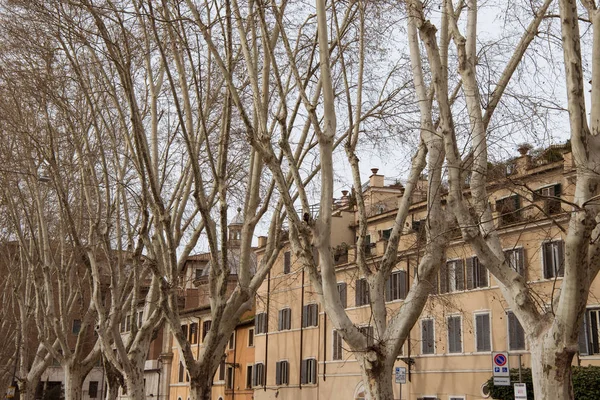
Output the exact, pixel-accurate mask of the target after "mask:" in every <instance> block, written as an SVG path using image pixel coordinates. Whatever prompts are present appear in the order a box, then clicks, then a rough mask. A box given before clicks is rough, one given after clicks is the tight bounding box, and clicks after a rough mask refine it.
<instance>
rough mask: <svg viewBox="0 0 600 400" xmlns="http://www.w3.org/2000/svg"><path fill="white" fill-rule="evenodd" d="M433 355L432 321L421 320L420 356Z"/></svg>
mask: <svg viewBox="0 0 600 400" xmlns="http://www.w3.org/2000/svg"><path fill="white" fill-rule="evenodd" d="M434 353H435V332H434V327H433V320H432V319H424V320H421V354H434Z"/></svg>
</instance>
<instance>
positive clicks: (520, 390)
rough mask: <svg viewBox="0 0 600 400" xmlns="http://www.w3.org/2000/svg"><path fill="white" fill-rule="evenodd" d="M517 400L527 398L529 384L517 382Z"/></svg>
mask: <svg viewBox="0 0 600 400" xmlns="http://www.w3.org/2000/svg"><path fill="white" fill-rule="evenodd" d="M514 388H515V400H527V385H526V384H524V383H515V385H514Z"/></svg>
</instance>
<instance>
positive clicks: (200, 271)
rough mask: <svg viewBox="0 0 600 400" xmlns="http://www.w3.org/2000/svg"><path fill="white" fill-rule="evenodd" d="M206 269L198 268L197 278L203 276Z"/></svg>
mask: <svg viewBox="0 0 600 400" xmlns="http://www.w3.org/2000/svg"><path fill="white" fill-rule="evenodd" d="M203 271H204V270H203V269H202V268H196V279H201V278H202V272H203Z"/></svg>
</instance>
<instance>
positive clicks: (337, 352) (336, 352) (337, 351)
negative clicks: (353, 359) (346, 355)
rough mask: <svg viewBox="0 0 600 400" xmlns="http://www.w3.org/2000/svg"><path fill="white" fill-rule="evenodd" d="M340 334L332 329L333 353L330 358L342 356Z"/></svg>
mask: <svg viewBox="0 0 600 400" xmlns="http://www.w3.org/2000/svg"><path fill="white" fill-rule="evenodd" d="M342 341H343V339H342V335H340V334H339V332H338V331H336V330H334V331H333V352H332V353H333V354H332V356H331V359H332V360H341V359H342V357H343V349H342Z"/></svg>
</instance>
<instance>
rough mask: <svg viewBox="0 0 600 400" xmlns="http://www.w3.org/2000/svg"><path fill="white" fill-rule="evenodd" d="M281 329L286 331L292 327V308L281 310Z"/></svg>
mask: <svg viewBox="0 0 600 400" xmlns="http://www.w3.org/2000/svg"><path fill="white" fill-rule="evenodd" d="M278 328H279V330H280V331H286V330H289V329H291V328H292V310H291V309H290V308H284V309H282V310H279V326H278Z"/></svg>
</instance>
